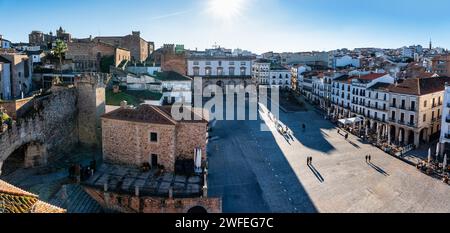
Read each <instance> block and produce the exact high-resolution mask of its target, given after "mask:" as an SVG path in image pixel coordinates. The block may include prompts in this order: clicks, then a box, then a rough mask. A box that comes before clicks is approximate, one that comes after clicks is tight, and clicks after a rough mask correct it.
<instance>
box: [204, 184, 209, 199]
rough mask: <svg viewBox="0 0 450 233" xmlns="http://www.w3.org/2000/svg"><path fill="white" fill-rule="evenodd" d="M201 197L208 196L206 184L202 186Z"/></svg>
mask: <svg viewBox="0 0 450 233" xmlns="http://www.w3.org/2000/svg"><path fill="white" fill-rule="evenodd" d="M203 198H208V186H206V185H205V186H203Z"/></svg>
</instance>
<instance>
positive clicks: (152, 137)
mask: <svg viewBox="0 0 450 233" xmlns="http://www.w3.org/2000/svg"><path fill="white" fill-rule="evenodd" d="M150 142H158V134H157V133H153V132H152V133H150Z"/></svg>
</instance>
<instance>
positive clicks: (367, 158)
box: [366, 155, 369, 163]
mask: <svg viewBox="0 0 450 233" xmlns="http://www.w3.org/2000/svg"><path fill="white" fill-rule="evenodd" d="M368 160H369V156H368V155H366V163H367V161H368Z"/></svg>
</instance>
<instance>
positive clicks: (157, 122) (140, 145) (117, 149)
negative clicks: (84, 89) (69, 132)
mask: <svg viewBox="0 0 450 233" xmlns="http://www.w3.org/2000/svg"><path fill="white" fill-rule="evenodd" d="M207 124H208V122H207V121H205V120H195V119H192V120H191V121H185V120H183V121H176V120H174V119H173V118H172V116H171V107H159V106H150V105H141V106H139V107H138V108H136V109H129V108H123V107H122V108H120V109H117V110H115V111H113V112H110V113H107V114H105V115H103V117H102V135H103V137H102V143H103V158H104V161H105V162H109V163H113V164H122V165H127V166H135V167H140V166H142V165H143V164H144V163H149V164H150V165H151V166H152V167H157V166H159V165H162V166H164V168H165V170H167V171H171V172H173V171H174V170H175V162H176V161H177V160H183V159H191V160H194V156H195V155H194V152H195V148H201V150H202V160H205V159H206V141H207Z"/></svg>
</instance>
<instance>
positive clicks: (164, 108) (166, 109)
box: [158, 106, 208, 123]
mask: <svg viewBox="0 0 450 233" xmlns="http://www.w3.org/2000/svg"><path fill="white" fill-rule="evenodd" d="M158 108H159V109H161V110H162V111H164V112H165V113H166V114H167V115H169V116H171V115H172V106H162V107H158ZM195 119H201V120H195ZM181 122H191V123H208V121H206V120H205V119H203V118H202V117H201V116H200V115H199V114H198V113H194V112H193V111H191V120H185V119H183V120H181Z"/></svg>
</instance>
